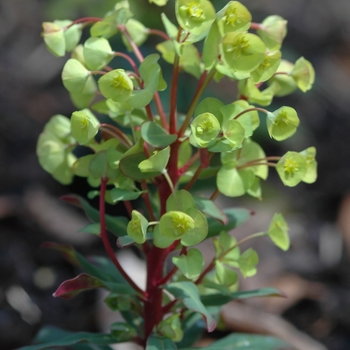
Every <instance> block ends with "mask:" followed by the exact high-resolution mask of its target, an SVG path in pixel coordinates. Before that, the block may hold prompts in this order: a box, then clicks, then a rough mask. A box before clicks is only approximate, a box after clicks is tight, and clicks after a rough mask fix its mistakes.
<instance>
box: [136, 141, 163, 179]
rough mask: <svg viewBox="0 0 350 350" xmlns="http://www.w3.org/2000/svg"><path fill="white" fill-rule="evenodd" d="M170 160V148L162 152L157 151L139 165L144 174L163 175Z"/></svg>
mask: <svg viewBox="0 0 350 350" xmlns="http://www.w3.org/2000/svg"><path fill="white" fill-rule="evenodd" d="M169 158H170V147H169V146H168V147H166V148H164V149H162V150H160V151H155V152H154V153H153V154H152V155H151V156H150V157H149V158H148V159H145V160H143V161H142V162H141V163H140V164H139V165H138V167H139V169H140V170H141V172H143V173H154V172H160V173H162V172H163V171H164V170H165V168H166V166H167V164H168V161H169Z"/></svg>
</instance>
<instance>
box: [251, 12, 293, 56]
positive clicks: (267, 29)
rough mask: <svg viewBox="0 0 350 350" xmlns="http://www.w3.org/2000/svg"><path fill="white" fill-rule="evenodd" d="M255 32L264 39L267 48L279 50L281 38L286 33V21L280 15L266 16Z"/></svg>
mask: <svg viewBox="0 0 350 350" xmlns="http://www.w3.org/2000/svg"><path fill="white" fill-rule="evenodd" d="M257 33H258V35H259V36H260V37H261V38H262V39H263V40H264V42H265V44H266V46H267V48H268V49H269V50H271V51H273V50H279V49H280V48H281V46H282V42H283V39H284V38H285V36H286V35H287V21H286V20H285V19H284V18H282V17H281V16H277V15H272V16H268V17H267V18H265V20H264V21H263V22H262V23H261V26H260V29H258V31H257Z"/></svg>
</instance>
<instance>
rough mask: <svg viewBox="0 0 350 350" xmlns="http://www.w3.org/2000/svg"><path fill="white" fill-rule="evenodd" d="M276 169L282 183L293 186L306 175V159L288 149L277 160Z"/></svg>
mask: <svg viewBox="0 0 350 350" xmlns="http://www.w3.org/2000/svg"><path fill="white" fill-rule="evenodd" d="M276 170H277V173H278V175H279V177H280V178H281V180H282V182H283V184H284V185H286V186H288V187H294V186H296V185H297V184H298V183H299V182H301V181H303V179H304V177H305V175H306V171H307V165H306V160H305V158H304V157H303V156H302V155H301V154H300V153H297V152H292V151H289V152H287V153H286V154H285V155H284V156H283V157H282V158H281V159H280V160H279V161H278V163H277V165H276Z"/></svg>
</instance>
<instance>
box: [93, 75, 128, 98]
mask: <svg viewBox="0 0 350 350" xmlns="http://www.w3.org/2000/svg"><path fill="white" fill-rule="evenodd" d="M98 86H99V88H100V91H101V93H102V95H103V96H104V97H106V98H111V99H112V100H113V101H116V102H125V101H127V100H128V99H129V97H130V95H131V93H132V91H133V88H134V85H133V83H132V80H131V79H130V78H129V77H128V75H127V74H126V73H125V71H124V69H115V70H113V71H111V72H108V73H107V74H105V75H103V76H102V77H101V78H100V79H99V80H98Z"/></svg>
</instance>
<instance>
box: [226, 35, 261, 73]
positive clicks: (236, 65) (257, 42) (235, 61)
mask: <svg viewBox="0 0 350 350" xmlns="http://www.w3.org/2000/svg"><path fill="white" fill-rule="evenodd" d="M220 51H221V55H222V59H223V61H224V63H225V64H226V65H227V66H228V67H230V68H231V69H234V70H235V71H238V72H252V71H253V70H255V69H256V68H258V67H259V66H260V64H261V63H262V62H263V60H264V57H265V51H266V46H265V44H264V42H263V41H262V40H261V39H260V38H259V37H258V36H257V35H255V34H251V33H245V32H243V33H241V32H237V33H236V32H231V33H227V34H226V35H225V36H224V37H223V39H222V43H221V45H220Z"/></svg>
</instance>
